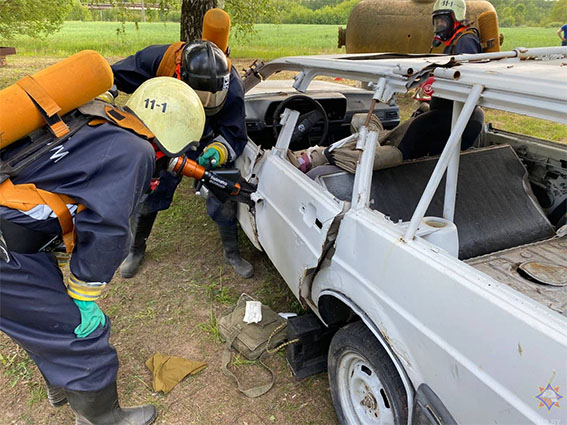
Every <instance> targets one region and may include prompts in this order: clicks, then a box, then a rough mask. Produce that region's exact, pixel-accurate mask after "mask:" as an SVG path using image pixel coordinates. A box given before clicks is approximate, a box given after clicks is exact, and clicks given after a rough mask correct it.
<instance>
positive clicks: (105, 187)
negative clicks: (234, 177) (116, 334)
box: [0, 78, 205, 425]
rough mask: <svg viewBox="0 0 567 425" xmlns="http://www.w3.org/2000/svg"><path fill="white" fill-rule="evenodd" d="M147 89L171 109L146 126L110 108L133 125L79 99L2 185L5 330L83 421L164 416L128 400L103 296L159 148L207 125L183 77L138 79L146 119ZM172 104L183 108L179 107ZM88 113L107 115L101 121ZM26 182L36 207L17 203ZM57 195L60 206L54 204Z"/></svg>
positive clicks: (195, 136)
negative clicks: (68, 129) (62, 255)
mask: <svg viewBox="0 0 567 425" xmlns="http://www.w3.org/2000/svg"><path fill="white" fill-rule="evenodd" d="M156 80H166V81H156ZM148 96H153V98H155V99H160V100H161V101H162V102H161V103H163V102H166V103H167V104H168V112H167V113H163V114H158V115H159V116H157V115H156V118H154V119H152V117H149V118H148V119H145V118H144V120H145V124H146V126H147V127H145V126H144V124H142V121H140V120H139V119H138V118H137V117H136V116H134V115H131V114H128V112H126V111H125V110H123V109H120V108H118V109H116V108H115V107H113V108H114V109H113V111H114V112H113V114H114V115H113V116H115V117H118V118H119V119H120V120H121V121H123V122H126V121H128V122H130V123H131V122H134V123H135V124H136V125H135V126H130V127H128V129H126V128H123V125H122V124H117V123H115V122H114V121H113V120H111V119H110V115H107V116H105V112H104V108H105V107H106V106H108V104H106V103H104V102H101V101H93V102H90V103H88V104H86V105H84V106H83V107H81V108H79V110H80V111H81V113H80V114H79V113H77V112H74V114H77V117H85V116H86V117H88V119H87V120H85V122H84V124H83V125H82V126H81V127H79V130H78V131H76V133H74V134H73V135H72V137H69V138H67V139H66V140H65V141H64V142H63V143H62V144H61V145H59V146H58V147H57V149H56V150H52V151H48V152H46V153H44V154H43V156H41V157H40V158H38V159H37V160H36V161H35V162H33V163H32V164H31V165H28V166H26V167H25V168H24V169H23V170H22V171H21V172H20V173H19V174H18V175H17V176H16V177H13V178H11V179H7V180H4V181H3V182H2V185H1V186H0V201H1V202H0V203H1V204H2V206H0V218H1V220H0V225H1V227H0V229H1V230H2V232H1V233H0V234H1V235H3V236H2V238H1V242H2V243H1V246H2V249H1V250H0V251H1V253H3V254H5V255H4V257H3V258H2V259H0V275H1V276H2V279H1V284H0V319H1V320H0V329H1V330H2V331H3V332H5V333H6V334H7V335H9V336H10V337H11V338H12V339H13V340H14V341H15V342H17V343H18V344H19V345H20V346H21V347H23V348H24V349H25V350H26V351H27V352H28V354H29V355H30V357H31V358H32V359H33V360H34V362H35V363H36V364H37V366H38V368H39V369H40V371H41V373H42V375H43V376H44V378H45V380H46V382H47V384H48V396H49V401H50V402H51V404H52V405H54V406H57V405H62V404H64V403H66V402H67V401H68V402H69V404H70V406H71V408H72V409H73V411H74V412H75V414H76V417H77V421H76V423H77V424H81V425H99V424H100V425H108V424H119V425H126V424H129V425H132V424H136V425H146V424H150V423H152V422H153V421H154V419H155V418H156V416H157V414H156V410H155V408H154V407H153V406H151V405H147V406H140V407H135V408H124V409H123V408H120V406H119V404H118V396H117V389H116V374H117V370H118V358H117V355H116V350H115V349H114V347H112V346H111V345H110V344H109V336H110V320H109V319H108V317H106V316H105V315H104V313H102V311H101V310H100V308H99V307H98V305H97V303H96V300H97V299H98V298H99V297H100V295H101V292H102V290H103V289H104V287H105V286H106V285H107V282H109V281H110V280H111V278H112V276H113V274H114V272H115V271H116V269H117V268H118V266H119V265H120V263H121V262H122V260H123V259H124V257H125V256H126V254H127V252H128V245H129V241H128V237H129V216H130V214H131V213H132V212H133V211H134V210H135V208H136V206H137V204H138V203H139V201H140V199H141V198H142V197H143V195H144V194H145V193H146V192H147V191H148V189H149V185H150V180H151V177H152V174H153V173H154V170H155V169H156V167H159V166H162V165H160V163H163V162H164V161H158V162H156V158H157V157H158V156H163V155H164V153H165V154H170V153H171V152H173V151H178V150H179V148H180V147H181V148H182V147H183V146H179V143H180V140H184V141H185V142H183V143H185V145H186V144H187V143H188V142H189V141H191V140H199V139H200V137H201V135H202V129H203V126H204V120H205V117H204V111H203V108H202V105H201V103H200V101H199V99H198V97H197V96H196V94H195V93H194V92H193V91H192V90H191V89H190V88H189V87H187V85H186V84H183V83H181V82H179V81H176V80H173V79H171V78H162V79H154V80H151V81H148V82H147V84H145V85H144V86H141V87H140V88H139V89H138V91H137V92H136V93H135V94H134V95H133V96H132V98H131V99H130V100H129V102H128V106H129V107H130V108H131V110H133V111H134V112H136V114H137V115H138V116H140V117H142V116H143V113H144V111H143V109H144V103H143V100H144V99H146V98H147V97H148ZM100 103H102V107H101V106H100ZM175 105H179V107H180V108H183V109H181V110H182V111H183V113H182V114H179V113H178V112H176V108H175V107H174V106H175ZM101 108H102V109H101ZM160 109H161V108H160ZM95 110H96V111H99V112H100V113H95V112H94V111H95ZM177 110H179V109H177ZM170 111H171V112H170ZM68 116H70V115H67V117H68ZM92 117H100V118H98V122H96V121H92V120H91V118H92ZM124 117H126V118H127V119H124ZM191 118H192V119H191ZM83 119H84V118H83ZM199 120H200V121H199ZM158 121H159V122H162V123H163V122H166V123H167V122H169V123H174V122H175V123H180V122H182V123H183V126H184V129H183V134H185V137H184V138H183V139H181V137H179V136H180V134H174V135H172V136H174V137H173V138H170V139H168V135H167V134H165V133H163V132H162V133H161V134H158V133H156V131H158V132H159V131H161V130H159V128H158V127H156V126H155V124H156V122H158ZM87 122H89V124H88V125H87V124H86V123H87ZM199 122H200V125H201V126H200V128H199V125H198V124H199ZM4 124H6V123H4ZM124 125H126V124H124ZM152 128H155V129H157V130H152ZM132 129H133V130H132ZM148 129H149V130H148ZM152 131H154V133H151V132H152ZM154 134H155V137H156V138H155V139H153V135H154ZM144 137H145V138H147V139H148V140H146V139H145V138H144ZM188 139H189V140H188ZM150 140H154V142H153V145H152V143H150ZM25 147H26V146H25V143H24V144H22V143H18V142H16V143H14V144H12V145H10V146H8V147H7V148H5V149H4V150H3V151H2V160H3V161H4V160H7V159H9V158H11V157H12V158H13V156H14V155H15V154H16V153H18V152H20V151H21V150H22V149H24V148H25ZM164 159H167V157H164ZM156 164H157V165H156ZM32 185H35V186H32ZM30 190H31V191H33V193H34V195H35V194H37V195H38V196H39V197H40V198H42V199H45V200H46V201H45V203H42V202H38V204H37V205H36V206H35V207H33V208H27V207H26V208H23V207H20V206H19V205H20V204H18V203H16V204H13V202H20V201H21V199H24V198H25V196H24V194H23V192H29V191H30ZM28 196H29V195H28ZM19 197H20V198H21V199H20V201H18V199H19ZM52 198H55V199H56V201H53V199H52ZM26 199H28V200H29V198H26ZM50 199H51V200H50ZM11 202H12V204H11ZM10 205H11V206H10ZM61 205H62V207H63V210H64V211H61V210H60V209H59V208H58V206H61ZM20 208H23V209H20ZM64 217H67V218H68V219H69V220H67V223H68V224H70V225H71V226H72V227H74V229H73V230H72V231H70V232H69V231H68V230H69V229H67V232H66V236H68V235H72V236H74V237H72V238H67V237H65V236H64V240H65V241H66V244H67V245H71V246H67V252H68V253H70V254H71V257H70V263H69V267H70V276H69V278H68V279H67V280H66V281H65V282H64V279H63V274H62V272H61V270H60V268H59V266H58V259H57V258H56V255H55V254H54V253H53V252H52V251H51V248H52V245H53V243H58V242H60V241H61V239H60V238H59V236H60V234H61V233H62V232H64V231H62V227H66V226H65V225H64V224H63V221H62V220H64ZM71 217H72V218H71Z"/></svg>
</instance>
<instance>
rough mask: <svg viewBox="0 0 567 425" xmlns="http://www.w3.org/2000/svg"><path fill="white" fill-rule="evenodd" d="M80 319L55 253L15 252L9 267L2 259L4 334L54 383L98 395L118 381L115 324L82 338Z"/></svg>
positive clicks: (1, 320)
mask: <svg viewBox="0 0 567 425" xmlns="http://www.w3.org/2000/svg"><path fill="white" fill-rule="evenodd" d="M80 321H81V315H80V313H79V309H78V308H77V306H76V305H75V303H74V302H73V300H72V299H71V298H70V297H69V295H67V291H66V288H65V285H64V283H63V275H62V273H61V270H60V269H59V267H58V266H57V261H56V259H55V257H54V256H53V255H52V254H46V253H39V254H16V253H11V255H10V262H9V263H5V262H4V261H2V260H0V330H2V331H3V332H5V333H6V334H7V335H8V336H10V337H11V338H12V339H13V340H14V341H16V343H18V344H19V345H20V346H21V347H23V348H24V349H25V350H26V351H27V352H28V353H29V355H30V357H31V358H32V359H33V360H34V362H35V363H36V365H37V366H38V367H39V369H40V371H41V372H42V373H43V375H44V376H45V378H46V379H47V380H48V381H49V383H50V384H51V385H54V386H58V387H62V388H66V389H69V390H73V391H98V390H101V389H103V388H104V387H106V386H107V385H109V384H110V383H111V382H114V381H116V373H117V371H118V357H117V355H116V350H115V349H114V347H113V346H112V345H110V344H109V342H108V338H109V336H110V320H109V319H108V317H107V320H106V326H104V327H102V326H100V327H99V328H98V329H97V330H95V331H94V332H93V333H92V334H90V335H89V336H88V337H86V338H77V337H76V336H75V334H74V333H73V330H74V329H75V328H76V327H77V326H78V325H79V323H80Z"/></svg>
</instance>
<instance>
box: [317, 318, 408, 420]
mask: <svg viewBox="0 0 567 425" xmlns="http://www.w3.org/2000/svg"><path fill="white" fill-rule="evenodd" d="M328 360H329V362H328V366H329V384H330V387H331V396H332V398H333V404H334V405H335V410H336V412H337V416H338V418H339V421H340V422H341V424H344V425H361V424H363V425H367V424H380V425H382V424H384V425H385V424H393V425H404V424H406V423H407V421H408V405H407V396H406V391H405V388H404V385H403V383H402V380H401V379H400V376H399V374H398V371H397V370H396V368H395V366H394V364H393V363H392V360H391V359H390V357H389V356H388V354H387V353H386V351H385V350H384V348H383V347H382V345H380V343H379V342H378V340H377V339H376V337H375V336H374V335H373V334H372V332H370V330H369V329H368V328H367V327H366V325H364V323H362V322H360V321H359V322H354V323H351V324H349V325H347V326H345V327H343V328H341V329H340V330H339V331H338V332H337V333H336V334H335V336H334V337H333V340H332V341H331V346H330V347H329V359H328Z"/></svg>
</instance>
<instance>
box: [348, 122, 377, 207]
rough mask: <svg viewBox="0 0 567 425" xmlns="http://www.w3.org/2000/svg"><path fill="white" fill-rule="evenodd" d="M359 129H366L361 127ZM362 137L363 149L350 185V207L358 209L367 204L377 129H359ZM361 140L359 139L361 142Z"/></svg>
mask: <svg viewBox="0 0 567 425" xmlns="http://www.w3.org/2000/svg"><path fill="white" fill-rule="evenodd" d="M361 130H366V128H365V127H362V128H361ZM360 134H361V135H363V137H364V150H363V151H362V155H361V156H360V159H359V163H358V165H357V167H356V173H355V174H354V184H353V187H352V200H351V201H352V208H353V209H354V210H358V209H361V208H365V207H367V206H368V200H369V198H370V187H371V185H372V171H373V168H374V153H375V151H376V141H377V140H378V132H377V131H361V132H360ZM361 142H362V141H359V143H361Z"/></svg>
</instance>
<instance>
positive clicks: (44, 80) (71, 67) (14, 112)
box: [0, 50, 114, 148]
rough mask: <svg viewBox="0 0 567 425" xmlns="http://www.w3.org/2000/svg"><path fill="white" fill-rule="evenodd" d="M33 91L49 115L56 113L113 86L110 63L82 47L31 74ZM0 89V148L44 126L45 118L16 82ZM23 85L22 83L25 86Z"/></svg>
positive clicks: (88, 99)
mask: <svg viewBox="0 0 567 425" xmlns="http://www.w3.org/2000/svg"><path fill="white" fill-rule="evenodd" d="M31 78H32V79H33V81H32V83H33V88H34V90H35V93H38V94H40V97H41V98H42V99H44V100H46V102H45V104H46V105H49V106H50V108H49V111H48V112H49V115H51V114H54V113H57V114H58V115H59V116H62V115H64V114H66V113H67V112H70V111H72V110H73V109H75V108H77V107H79V106H81V105H83V104H85V103H87V102H88V101H90V100H92V99H93V98H95V97H96V96H98V95H99V94H101V93H104V92H105V91H107V90H109V89H110V88H111V87H112V83H113V80H114V78H113V75H112V70H111V69H110V65H109V64H108V62H107V61H106V59H104V58H103V57H102V56H101V55H100V54H99V53H98V52H95V51H94V50H83V51H82V52H79V53H76V54H74V55H72V56H70V57H68V58H66V59H63V60H62V61H60V62H57V63H56V64H54V65H51V66H49V67H47V68H45V69H44V70H42V71H39V72H37V73H35V74H33V75H32V76H31ZM24 80H27V84H28V85H29V84H30V80H29V77H25V78H23V79H22V80H20V81H18V82H16V83H15V84H12V85H11V86H8V87H6V88H5V89H2V90H0V148H4V147H6V146H8V145H9V144H10V143H12V142H14V141H16V140H18V139H20V138H22V137H24V136H25V135H27V134H28V133H31V132H32V131H34V130H36V129H37V128H40V127H43V126H44V125H45V121H44V119H43V117H42V115H41V113H40V112H39V110H38V109H37V107H36V106H35V104H34V102H33V101H32V99H31V98H30V96H29V95H28V93H26V91H25V90H24V89H23V88H22V86H21V85H19V83H21V82H23V81H24ZM24 86H25V85H24Z"/></svg>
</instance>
